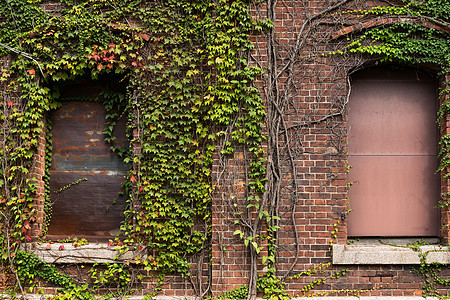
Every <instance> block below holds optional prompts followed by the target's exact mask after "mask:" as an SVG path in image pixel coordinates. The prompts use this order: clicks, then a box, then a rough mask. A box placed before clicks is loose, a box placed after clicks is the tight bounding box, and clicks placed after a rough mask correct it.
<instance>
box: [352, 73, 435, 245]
mask: <svg viewBox="0 0 450 300" xmlns="http://www.w3.org/2000/svg"><path fill="white" fill-rule="evenodd" d="M351 84H352V90H351V95H350V99H349V105H348V107H349V112H348V124H349V134H348V136H349V146H348V147H349V148H348V149H349V151H348V152H349V166H350V170H349V182H350V183H351V186H350V188H349V200H350V208H351V209H352V211H351V212H350V214H349V218H348V236H405V237H406V236H438V235H439V212H438V209H437V208H436V205H437V203H438V200H439V191H440V176H439V175H438V174H436V170H437V168H438V159H437V153H438V150H437V145H438V129H437V124H436V111H437V106H438V103H437V93H436V91H437V82H436V81H435V80H434V78H432V77H431V76H430V75H428V74H426V73H424V72H421V71H417V70H412V69H401V70H400V69H396V70H394V69H387V68H377V69H372V70H366V71H363V72H359V73H357V74H356V75H354V76H352V81H351Z"/></svg>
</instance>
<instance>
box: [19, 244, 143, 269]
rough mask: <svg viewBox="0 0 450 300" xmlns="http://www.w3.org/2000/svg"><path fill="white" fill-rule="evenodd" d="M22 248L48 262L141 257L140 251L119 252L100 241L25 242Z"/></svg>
mask: <svg viewBox="0 0 450 300" xmlns="http://www.w3.org/2000/svg"><path fill="white" fill-rule="evenodd" d="M59 249H61V250H59ZM23 250H25V251H27V252H28V253H33V254H36V255H37V257H39V258H40V259H41V260H42V261H44V262H46V263H50V264H54V263H56V264H78V263H114V262H130V263H133V262H134V261H135V258H141V257H143V253H142V251H138V250H136V251H126V252H125V253H123V254H120V252H119V251H118V250H116V247H115V246H108V245H107V244H102V243H89V244H87V245H83V246H78V247H75V246H73V245H72V244H71V243H27V244H25V245H24V246H23Z"/></svg>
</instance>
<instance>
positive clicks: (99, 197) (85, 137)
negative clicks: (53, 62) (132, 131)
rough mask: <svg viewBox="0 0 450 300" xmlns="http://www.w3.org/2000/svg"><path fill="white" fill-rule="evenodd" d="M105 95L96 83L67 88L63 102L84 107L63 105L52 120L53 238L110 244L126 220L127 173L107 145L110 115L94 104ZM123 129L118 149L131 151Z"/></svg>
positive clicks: (118, 133)
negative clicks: (123, 186)
mask: <svg viewBox="0 0 450 300" xmlns="http://www.w3.org/2000/svg"><path fill="white" fill-rule="evenodd" d="M100 90H101V88H99V87H98V86H96V85H95V84H94V83H92V82H83V83H79V84H75V85H70V86H68V87H66V89H65V90H63V93H62V95H63V98H66V99H79V98H83V99H84V101H80V100H71V101H68V100H64V99H63V101H61V103H62V106H61V107H60V108H59V109H58V110H56V111H54V112H53V113H52V114H51V116H50V121H51V124H52V130H51V133H52V135H53V151H52V165H51V168H50V190H51V191H50V200H51V202H52V212H51V219H50V224H49V227H48V236H49V237H50V238H71V237H86V238H89V239H90V240H93V241H95V240H97V241H102V240H106V239H110V238H112V237H114V236H115V235H117V233H118V231H119V227H120V222H121V221H122V220H123V219H124V216H123V212H124V210H125V199H124V197H123V196H119V193H120V192H121V190H122V187H121V183H122V181H123V180H124V176H125V174H126V171H127V169H128V167H127V165H126V164H124V163H123V161H122V159H121V158H119V157H118V155H117V154H116V153H114V152H112V151H111V149H110V144H108V143H107V142H106V141H105V134H104V133H103V131H104V130H105V127H106V121H105V116H106V114H107V111H106V110H105V107H104V105H103V104H102V102H101V101H97V102H94V101H91V100H98V99H99V97H101V93H100ZM118 123H119V125H117V126H116V129H115V130H114V134H115V136H116V137H117V139H116V140H115V141H114V143H115V146H126V144H127V140H126V136H125V122H124V121H121V122H118ZM76 182H78V183H76ZM74 183H76V184H74ZM64 187H66V189H64Z"/></svg>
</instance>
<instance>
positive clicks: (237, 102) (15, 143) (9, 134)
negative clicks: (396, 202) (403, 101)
mask: <svg viewBox="0 0 450 300" xmlns="http://www.w3.org/2000/svg"><path fill="white" fill-rule="evenodd" d="M286 2H287V1H273V0H267V1H257V2H256V3H253V2H251V3H249V1H244V0H217V1H184V0H181V1H179V0H178V1H175V0H165V1H144V0H136V1H131V0H118V1H113V2H112V1H105V0H88V1H77V0H61V1H55V2H52V4H55V5H57V9H56V11H51V10H50V9H49V8H48V7H49V6H48V4H49V3H50V2H48V1H44V0H33V1H30V0H6V1H3V2H2V3H1V4H0V16H1V17H2V18H1V19H0V55H1V57H2V58H3V59H2V65H1V66H0V67H1V70H0V72H1V73H0V75H1V77H0V84H1V93H2V103H1V105H2V110H1V115H0V125H1V132H0V137H1V139H0V142H1V145H0V146H1V147H0V157H1V165H0V175H1V176H0V228H1V232H2V235H1V236H0V255H1V260H0V267H1V269H2V272H4V273H5V274H8V278H9V279H8V280H9V283H10V284H11V286H10V288H11V289H10V292H11V293H16V292H21V293H24V292H25V288H24V286H30V285H31V286H32V285H33V284H34V283H35V279H36V278H39V279H41V280H45V281H48V282H50V283H53V284H57V285H59V286H61V287H62V289H63V293H62V294H61V295H60V296H61V297H62V299H63V298H64V297H66V298H70V297H75V296H76V297H80V298H89V297H91V296H92V289H91V288H92V287H94V288H98V287H104V286H108V287H110V286H114V287H115V288H116V290H118V291H119V292H120V293H122V294H125V293H129V292H130V290H131V287H133V286H135V285H136V283H137V282H138V281H139V280H141V279H142V278H143V275H142V274H143V273H144V271H145V272H148V273H149V274H158V275H155V276H157V278H158V281H157V286H158V285H161V284H162V283H163V280H164V276H166V275H170V274H174V273H175V274H181V275H182V276H183V277H185V278H187V279H189V281H190V282H191V284H192V287H193V289H194V290H195V291H196V294H197V295H198V296H200V297H206V296H207V295H209V293H210V290H211V280H212V278H211V275H210V274H211V273H209V275H208V276H205V275H204V274H202V268H203V266H204V265H208V266H209V268H210V269H211V265H210V263H209V261H210V259H211V258H210V256H209V255H210V246H211V239H212V231H211V219H212V213H213V212H214V209H213V207H212V204H211V199H212V197H213V195H215V193H216V192H217V191H218V190H219V191H223V190H221V188H222V187H221V186H220V185H222V184H223V183H224V182H226V181H227V180H230V179H232V180H235V181H237V180H238V179H237V176H236V174H230V173H227V168H228V167H229V165H230V164H231V158H233V157H238V158H239V159H240V161H241V162H242V164H243V167H242V169H240V170H239V171H240V172H241V173H242V174H244V175H243V184H242V186H243V187H244V188H243V190H242V191H237V190H236V189H235V190H232V191H226V192H223V193H222V194H221V195H225V194H227V193H228V194H227V195H228V196H229V195H231V194H233V196H229V197H228V196H227V197H224V207H226V208H227V212H224V214H229V215H231V217H232V219H233V226H234V227H233V232H234V236H235V237H236V238H237V239H238V240H239V241H240V243H242V245H243V246H244V249H246V251H248V253H249V257H250V259H249V261H250V264H249V268H250V269H249V283H248V285H247V286H246V287H243V288H239V289H238V290H236V291H235V292H231V293H229V294H224V297H239V298H244V297H248V298H249V299H254V298H255V297H256V294H257V292H258V291H260V292H262V293H263V294H264V295H265V297H270V298H282V299H283V298H287V297H289V295H288V293H287V291H286V289H285V286H286V284H287V283H286V282H287V281H289V280H290V281H293V280H296V279H298V278H300V277H302V276H309V275H311V274H313V275H315V276H317V273H320V272H318V269H321V268H322V267H320V268H314V267H313V268H312V269H311V270H313V271H311V272H310V273H308V272H307V271H305V272H306V273H304V272H300V273H299V274H297V275H292V274H293V271H294V269H295V268H296V266H297V265H298V264H299V262H298V258H299V256H300V239H301V238H300V235H299V232H298V231H297V230H298V229H297V223H296V222H297V220H296V210H297V208H298V205H299V202H300V201H301V193H300V190H301V185H302V184H301V180H302V179H303V178H304V177H305V176H306V175H305V174H302V173H301V172H299V171H298V170H297V165H296V161H297V159H298V157H299V156H300V155H312V154H311V153H308V150H307V149H306V147H304V146H303V144H302V143H303V142H304V141H303V140H302V134H303V133H304V132H306V131H308V130H312V129H313V128H314V126H316V125H319V126H320V125H322V124H324V126H325V127H326V128H327V129H329V130H330V132H332V134H333V136H334V137H335V138H334V139H333V141H332V143H334V144H333V147H330V148H331V149H330V151H332V152H333V154H334V155H336V157H340V158H341V159H343V158H344V157H345V153H344V149H345V141H343V140H345V139H344V137H345V130H344V129H343V128H342V126H340V125H339V124H340V123H341V122H342V120H341V119H340V118H342V117H343V116H344V115H345V109H346V104H347V101H348V94H349V86H348V82H347V80H343V81H341V82H340V83H338V84H337V86H338V88H336V89H335V91H337V92H336V94H333V95H327V94H326V91H327V88H326V84H328V82H326V79H325V78H323V77H320V76H318V74H319V73H320V71H319V70H316V69H312V70H311V73H308V72H306V71H304V70H302V69H301V68H300V67H299V66H301V65H302V64H303V65H312V64H313V62H315V63H316V66H318V65H320V64H323V63H324V60H327V61H328V63H330V64H334V65H335V66H336V67H335V74H338V73H342V74H347V75H348V74H350V73H351V72H353V71H355V70H357V69H359V68H361V67H363V66H365V65H368V64H372V63H375V61H376V62H377V63H380V62H381V63H386V62H395V63H396V64H403V65H420V66H427V67H428V66H429V67H430V68H433V69H434V70H436V71H437V73H438V75H439V76H445V75H448V71H449V67H450V58H449V56H448V53H449V51H448V49H449V39H448V31H449V30H450V29H449V19H448V11H449V10H450V3H449V1H437V0H431V1H413V0H402V1H396V2H395V3H389V2H387V1H382V2H383V5H381V6H370V5H372V4H370V3H367V2H366V1H358V0H343V1H323V9H316V10H314V11H312V10H309V6H308V1H299V5H301V7H302V8H303V12H302V13H303V17H304V20H303V23H302V24H301V25H299V26H298V27H296V29H297V31H296V32H293V35H294V38H293V43H292V44H289V45H288V46H286V47H288V48H283V47H284V46H283V43H281V42H280V41H281V39H280V38H279V37H278V36H277V32H276V27H275V26H276V24H277V21H279V20H277V18H279V17H278V16H277V14H276V13H275V11H276V8H277V7H278V6H277V5H281V4H285V3H286ZM263 7H264V8H263ZM250 9H252V13H250ZM372 19H376V20H380V22H381V23H379V24H381V25H380V26H367V27H360V28H358V27H355V28H357V29H355V30H352V31H346V32H343V33H342V34H340V35H337V37H336V36H333V33H336V32H339V31H340V30H342V28H343V27H345V26H353V25H357V24H364V22H366V21H367V20H372ZM392 19H395V21H392ZM383 20H385V21H386V22H383ZM324 32H325V33H326V34H324ZM251 35H253V37H254V38H255V39H256V42H257V43H256V44H257V46H256V47H255V45H254V44H253V43H252V42H250V36H251ZM261 41H263V43H259V44H258V42H261ZM261 45H264V46H261ZM262 49H264V54H261V52H260V51H262ZM113 74H119V75H120V76H121V78H123V80H124V82H127V87H126V94H120V95H119V94H114V93H113V94H108V92H106V94H104V95H103V96H104V98H105V99H109V100H107V101H106V102H105V103H106V104H107V105H109V106H108V107H106V109H107V110H108V116H107V128H106V129H105V132H104V134H105V136H106V139H107V141H108V142H111V141H113V139H114V136H113V128H114V126H115V122H116V119H117V118H119V117H125V118H127V121H128V123H127V127H128V135H129V138H130V148H129V149H123V148H116V147H114V146H113V145H112V150H113V151H116V152H117V153H119V154H120V156H121V157H123V159H124V160H125V162H127V163H129V164H130V165H131V166H132V169H131V170H130V172H128V173H127V176H126V181H125V183H124V185H125V187H126V193H127V196H128V200H127V201H128V208H127V210H126V211H125V221H124V223H123V224H122V226H121V231H122V233H123V238H122V239H120V238H119V237H118V238H117V240H116V241H113V242H112V243H113V244H114V245H117V246H118V249H120V250H121V251H122V252H125V251H127V250H135V249H138V250H139V251H142V253H145V255H143V257H141V258H139V259H138V260H136V261H135V266H134V267H132V266H129V265H128V266H124V265H121V264H118V263H117V264H116V263H115V264H108V265H105V266H100V267H99V268H98V269H97V268H93V269H92V270H91V272H90V280H91V285H89V284H87V283H83V284H80V285H77V284H76V283H75V282H74V280H73V279H71V278H70V277H67V276H66V275H64V274H62V273H61V272H60V271H59V270H57V269H56V268H55V267H54V266H51V265H48V264H46V263H43V262H41V261H39V260H38V259H37V258H36V257H35V256H33V255H31V254H28V253H26V252H24V251H22V248H21V245H22V244H23V243H24V242H30V241H32V240H33V238H35V236H33V234H32V229H33V226H34V225H36V223H37V222H38V218H37V216H38V214H39V211H38V207H37V206H36V197H37V196H39V197H43V198H45V199H41V200H45V205H46V206H45V209H44V211H46V214H45V216H44V221H43V222H44V225H45V224H48V222H49V218H51V206H49V197H48V195H49V194H50V193H51V192H58V191H50V188H49V185H48V180H49V174H48V168H49V164H50V163H51V160H50V159H49V156H50V151H51V136H50V135H49V134H48V128H49V126H50V125H51V124H47V123H46V116H47V115H48V113H50V112H51V111H52V110H54V109H56V108H57V107H58V106H59V105H60V100H59V98H58V93H57V88H56V87H57V86H58V85H59V84H61V83H66V82H70V81H73V80H76V79H79V78H81V77H83V76H84V77H90V78H92V79H98V78H100V77H102V76H112V75H113ZM347 75H345V76H347ZM340 76H342V75H340ZM345 76H344V77H345ZM308 77H311V78H312V77H317V78H318V79H317V80H318V82H319V85H320V87H321V88H318V89H317V91H318V92H317V94H316V95H315V97H316V100H317V101H316V102H317V103H320V102H321V101H319V100H321V99H322V100H323V99H328V98H327V97H331V98H332V99H333V100H332V101H329V103H330V105H329V106H327V107H320V106H319V104H318V105H317V106H314V105H313V104H312V105H311V106H309V107H308V109H305V110H304V111H305V115H304V116H302V118H301V119H302V120H303V122H302V123H301V124H295V125H292V124H290V123H289V122H288V116H289V115H291V114H298V113H299V111H300V110H299V109H298V105H297V104H295V99H294V98H295V97H296V96H297V95H298V94H299V91H298V90H297V86H299V81H300V80H302V79H304V78H308ZM336 77H337V75H336ZM255 82H260V83H261V85H260V86H258V87H259V88H257V87H256V86H255ZM447 85H448V83H447ZM443 86H444V85H443ZM261 95H262V96H261ZM440 97H441V99H443V101H442V103H443V104H442V105H441V109H440V112H439V115H440V120H443V116H445V115H446V114H447V113H448V112H449V107H450V105H449V104H448V103H449V102H448V101H447V100H448V90H447V89H445V88H443V89H442V90H441V91H440ZM263 99H264V101H265V102H263ZM327 101H328V100H327ZM323 102H325V101H323ZM264 104H265V105H264ZM112 108H119V109H118V111H119V112H117V111H113V110H112ZM306 111H307V112H306ZM43 135H47V145H46V154H47V155H45V158H44V159H45V165H46V167H45V168H46V172H47V173H45V175H44V178H43V179H42V180H43V182H45V194H44V195H39V193H38V191H37V187H38V183H39V180H41V179H40V178H38V176H37V170H36V166H35V158H36V154H37V153H38V149H39V147H40V142H39V140H40V137H42V136H43ZM449 140H450V138H449V136H448V135H443V136H442V137H441V142H440V157H441V165H440V169H439V170H440V171H442V172H444V171H445V170H446V169H447V168H448V167H449V163H450V159H449V157H448V153H449V152H450V149H449V147H450V146H449V145H450V142H449ZM265 149H267V150H265ZM327 154H329V153H327ZM213 162H218V163H219V166H218V171H217V173H218V174H212V169H213ZM213 176H217V177H218V178H214V183H215V184H217V185H218V186H214V183H213V180H212V178H213ZM233 176H235V177H233ZM327 176H328V177H327V178H329V179H330V180H333V178H334V177H333V176H335V174H327ZM445 176H447V175H444V177H445ZM80 180H82V179H80ZM286 182H288V184H286ZM76 183H79V181H77V182H74V183H73V184H76ZM231 185H232V184H229V183H228V186H231ZM286 186H288V188H289V189H290V194H291V196H290V197H291V198H290V201H291V202H290V204H289V205H285V207H283V204H282V194H283V192H285V189H286ZM69 187H70V186H67V187H64V188H63V189H68V191H70V189H69ZM235 195H238V197H234V196H235ZM447 198H448V195H444V198H443V199H442V201H441V205H442V206H446V205H448V201H447ZM346 213H347V211H345V212H339V215H338V216H337V219H342V220H344V219H345V217H346ZM286 216H288V217H286ZM334 221H336V220H333V222H334ZM286 224H288V225H290V226H292V228H293V229H292V231H293V232H292V235H293V240H294V243H293V245H292V247H291V249H290V251H291V252H292V253H293V259H292V261H291V264H290V266H289V267H288V268H287V269H286V270H284V273H283V274H280V272H279V270H278V267H277V266H278V265H277V264H278V261H277V258H278V254H277V252H278V250H279V247H280V243H279V233H278V229H279V228H281V226H286ZM334 224H336V225H335V226H331V227H332V231H331V232H330V237H329V238H327V242H331V241H332V240H336V239H338V235H337V232H338V228H337V227H340V226H342V225H337V224H340V223H339V221H336V222H335V223H334ZM45 232H46V226H44V228H43V233H44V234H45ZM326 246H327V247H328V246H329V245H328V244H327V245H326ZM194 257H195V259H196V261H195V263H196V264H197V270H193V269H192V268H191V263H192V262H193V261H192V260H193V258H194ZM261 263H262V264H263V265H264V266H266V267H267V269H266V272H263V273H264V274H258V273H261V271H260V270H259V269H258V265H259V264H261ZM198 266H200V267H198ZM133 268H134V269H133ZM423 268H428V266H426V267H425V265H424V266H423ZM141 271H142V273H141ZM209 271H211V270H209ZM346 271H347V270H345V269H339V270H335V271H330V272H329V273H327V274H328V275H327V276H328V277H329V278H331V279H335V278H337V277H339V276H344V275H345V273H346ZM154 272H156V273H154ZM424 272H428V273H427V274H431V273H429V272H431V271H428V269H426V271H424ZM432 276H434V273H432ZM205 277H208V278H205ZM433 278H434V277H433ZM434 281H435V282H438V283H440V284H444V285H448V282H447V281H445V280H439V279H436V278H435V279H434ZM0 282H1V281H0ZM325 282H326V280H325V278H323V279H314V280H313V281H312V282H311V283H309V284H305V286H304V288H303V289H302V295H307V294H308V293H309V292H311V291H312V290H313V289H314V288H316V287H317V286H320V285H322V284H324V283H325ZM158 288H160V287H159V286H158V287H157V288H155V291H157V289H158ZM339 292H342V293H345V291H339ZM346 293H347V294H358V292H356V291H351V292H349V291H347V292H346Z"/></svg>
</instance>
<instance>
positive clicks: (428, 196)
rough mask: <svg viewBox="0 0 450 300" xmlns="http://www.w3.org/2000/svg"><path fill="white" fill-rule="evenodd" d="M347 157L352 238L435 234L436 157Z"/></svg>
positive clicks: (437, 226)
mask: <svg viewBox="0 0 450 300" xmlns="http://www.w3.org/2000/svg"><path fill="white" fill-rule="evenodd" d="M350 158H351V159H350V164H351V165H352V166H353V167H352V169H351V171H350V174H349V180H350V181H352V182H354V183H353V185H352V186H351V187H350V191H349V199H350V207H351V209H352V212H351V213H350V214H349V230H348V233H349V235H350V236H437V235H438V229H439V215H438V211H437V209H436V208H435V205H436V199H438V198H439V189H438V186H437V185H436V181H437V180H436V177H438V176H437V175H434V172H435V170H436V168H437V163H436V159H435V157H434V158H433V157H432V159H430V157H429V156H422V157H414V156H350ZM424 175H425V176H424Z"/></svg>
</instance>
